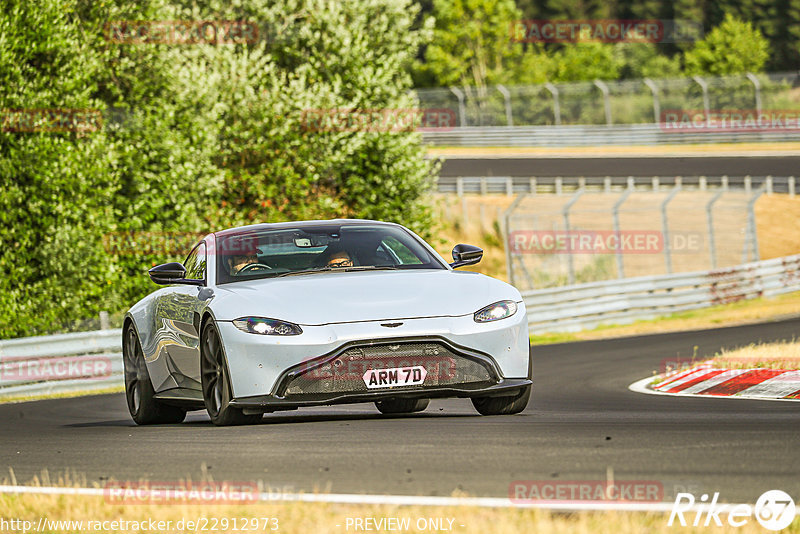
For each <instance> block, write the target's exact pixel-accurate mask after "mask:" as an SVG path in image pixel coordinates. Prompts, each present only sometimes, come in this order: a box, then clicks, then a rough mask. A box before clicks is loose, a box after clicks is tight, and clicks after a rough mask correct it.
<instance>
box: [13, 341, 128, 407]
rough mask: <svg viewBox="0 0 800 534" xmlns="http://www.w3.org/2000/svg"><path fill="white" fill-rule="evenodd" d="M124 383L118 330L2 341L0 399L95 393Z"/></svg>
mask: <svg viewBox="0 0 800 534" xmlns="http://www.w3.org/2000/svg"><path fill="white" fill-rule="evenodd" d="M122 383H123V367H122V331H121V330H119V329H108V330H97V331H93V332H78V333H72V334H58V335H52V336H37V337H26V338H18V339H8V340H3V341H0V396H15V395H41V394H52V393H66V392H70V391H77V390H80V391H91V390H96V389H105V388H109V387H113V386H118V385H122Z"/></svg>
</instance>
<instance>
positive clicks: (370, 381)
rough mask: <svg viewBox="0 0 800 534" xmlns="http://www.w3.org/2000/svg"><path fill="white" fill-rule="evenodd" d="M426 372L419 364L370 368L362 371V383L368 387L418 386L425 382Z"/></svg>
mask: <svg viewBox="0 0 800 534" xmlns="http://www.w3.org/2000/svg"><path fill="white" fill-rule="evenodd" d="M427 374H428V371H427V370H425V368H424V367H423V366H421V365H415V366H414V367H393V368H391V369H370V370H369V371H367V372H366V373H364V383H365V384H366V385H367V388H369V389H377V388H386V387H394V386H418V385H420V384H422V383H423V382H425V376H427Z"/></svg>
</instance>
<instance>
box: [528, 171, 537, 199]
mask: <svg viewBox="0 0 800 534" xmlns="http://www.w3.org/2000/svg"><path fill="white" fill-rule="evenodd" d="M529 187H530V191H529V192H530V194H531V195H535V194H536V177H535V176H531V179H530V183H529Z"/></svg>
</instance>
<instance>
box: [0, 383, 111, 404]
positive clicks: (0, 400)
mask: <svg viewBox="0 0 800 534" xmlns="http://www.w3.org/2000/svg"><path fill="white" fill-rule="evenodd" d="M123 391H125V386H113V387H108V388H101V389H92V390H87V391H67V392H64V393H45V394H42V395H0V404H10V403H15V402H27V401H34V400H47V399H68V398H71V397H84V396H86V395H104V394H106V393H122V392H123Z"/></svg>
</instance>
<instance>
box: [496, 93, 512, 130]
mask: <svg viewBox="0 0 800 534" xmlns="http://www.w3.org/2000/svg"><path fill="white" fill-rule="evenodd" d="M497 90H498V91H500V94H502V95H503V100H504V101H505V105H506V124H507V125H508V126H514V118H513V117H512V115H511V93H509V92H508V89H506V88H505V86H503V85H499V84H498V85H497Z"/></svg>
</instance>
